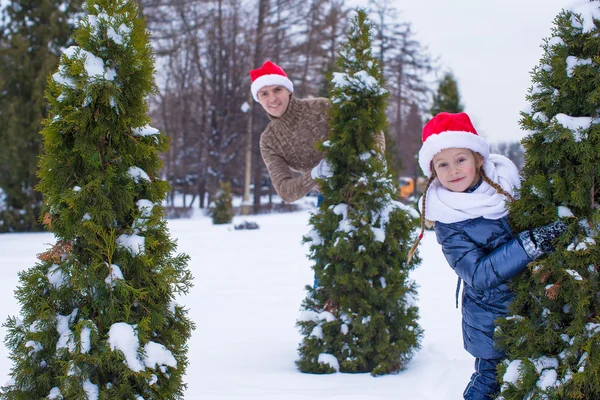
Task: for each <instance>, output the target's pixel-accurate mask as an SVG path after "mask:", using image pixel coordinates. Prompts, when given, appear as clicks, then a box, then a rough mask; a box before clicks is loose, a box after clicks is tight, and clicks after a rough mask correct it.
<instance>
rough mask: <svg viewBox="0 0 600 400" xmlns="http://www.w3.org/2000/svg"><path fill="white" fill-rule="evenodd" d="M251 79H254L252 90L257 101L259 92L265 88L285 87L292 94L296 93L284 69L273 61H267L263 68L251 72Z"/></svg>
mask: <svg viewBox="0 0 600 400" xmlns="http://www.w3.org/2000/svg"><path fill="white" fill-rule="evenodd" d="M250 78H251V79H252V86H250V90H251V91H252V97H254V100H256V101H258V96H257V95H258V91H259V90H260V89H262V88H264V87H265V86H271V85H277V86H283V87H284V88H286V89H287V90H289V91H290V92H293V91H294V84H293V83H292V81H290V80H289V79H288V77H287V75H286V74H285V71H284V70H283V68H281V67H280V66H279V65H277V64H275V63H273V62H271V61H265V63H264V64H263V65H262V67H260V68H258V69H253V70H250Z"/></svg>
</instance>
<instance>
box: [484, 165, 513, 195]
mask: <svg viewBox="0 0 600 400" xmlns="http://www.w3.org/2000/svg"><path fill="white" fill-rule="evenodd" d="M479 173H480V174H481V177H482V178H483V181H484V182H485V183H487V184H488V185H490V186H491V187H493V188H494V189H496V192H498V193H500V194H503V195H505V196H506V197H507V198H508V199H509V200H510V201H511V202H513V201H515V198H514V197H513V196H511V194H510V193H508V192H507V191H506V190H504V189H502V186H500V185H499V184H498V183H496V182H494V181H493V180H491V179H490V178H489V177H488V176H487V175H486V174H485V171H484V170H483V168H479Z"/></svg>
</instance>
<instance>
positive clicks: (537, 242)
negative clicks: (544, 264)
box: [518, 220, 567, 260]
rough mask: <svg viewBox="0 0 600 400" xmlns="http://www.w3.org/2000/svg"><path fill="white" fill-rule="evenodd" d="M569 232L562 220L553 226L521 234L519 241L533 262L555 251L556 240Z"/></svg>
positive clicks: (545, 226)
mask: <svg viewBox="0 0 600 400" xmlns="http://www.w3.org/2000/svg"><path fill="white" fill-rule="evenodd" d="M566 231H567V225H566V224H565V223H564V222H562V221H561V220H557V221H554V222H553V223H551V224H548V225H544V226H540V227H538V228H534V229H529V230H526V231H523V232H521V233H519V235H518V239H519V242H521V245H522V246H523V249H525V252H526V253H527V255H528V256H529V258H531V259H532V260H535V259H536V258H538V257H540V256H542V255H544V254H550V253H552V252H553V251H554V250H555V247H554V243H553V242H554V240H556V238H557V237H559V236H560V235H562V234H563V233H565V232H566Z"/></svg>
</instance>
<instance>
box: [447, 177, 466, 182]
mask: <svg viewBox="0 0 600 400" xmlns="http://www.w3.org/2000/svg"><path fill="white" fill-rule="evenodd" d="M463 179H464V178H458V179H454V180H452V181H450V182H452V183H457V182H460V181H462V180H463Z"/></svg>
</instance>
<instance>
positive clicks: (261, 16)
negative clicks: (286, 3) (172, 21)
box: [240, 0, 269, 215]
mask: <svg viewBox="0 0 600 400" xmlns="http://www.w3.org/2000/svg"><path fill="white" fill-rule="evenodd" d="M268 7H269V2H268V0H259V2H258V22H257V24H256V42H255V47H254V57H253V59H252V63H251V65H250V68H251V69H253V68H256V67H257V66H258V65H260V61H261V58H262V42H263V34H264V33H263V32H264V28H265V18H266V14H267V9H268ZM248 104H249V105H250V108H249V110H248V125H247V140H248V141H247V142H246V173H245V180H244V202H243V203H242V208H241V210H240V211H241V214H242V215H248V214H250V204H249V203H250V175H251V172H252V170H253V168H252V156H253V155H254V154H253V153H254V151H253V147H254V142H255V140H254V138H253V136H254V135H253V132H252V131H253V121H252V119H253V118H252V117H253V112H254V99H253V98H252V95H250V96H248ZM256 164H258V163H255V166H254V170H256V169H257V166H256ZM259 169H260V167H259ZM256 175H257V174H256V172H255V173H254V206H253V210H254V211H255V212H256V208H257V205H256V192H257V188H258V191H259V192H260V183H257V179H256ZM259 176H260V175H259ZM259 180H260V178H259ZM258 207H259V208H260V195H259V197H258Z"/></svg>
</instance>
